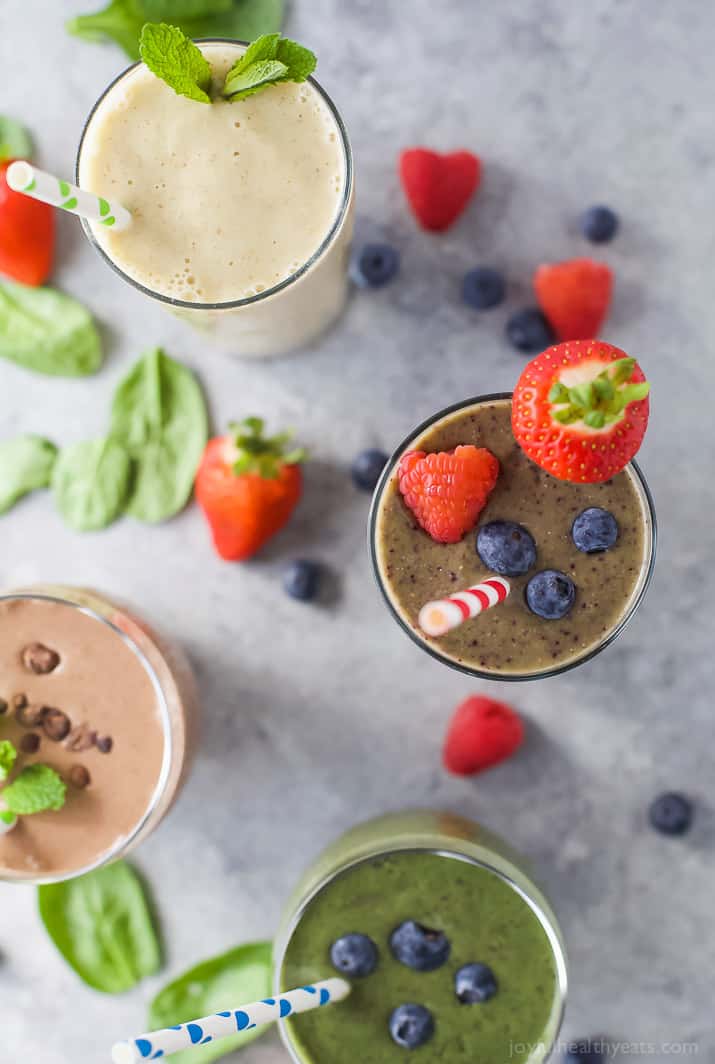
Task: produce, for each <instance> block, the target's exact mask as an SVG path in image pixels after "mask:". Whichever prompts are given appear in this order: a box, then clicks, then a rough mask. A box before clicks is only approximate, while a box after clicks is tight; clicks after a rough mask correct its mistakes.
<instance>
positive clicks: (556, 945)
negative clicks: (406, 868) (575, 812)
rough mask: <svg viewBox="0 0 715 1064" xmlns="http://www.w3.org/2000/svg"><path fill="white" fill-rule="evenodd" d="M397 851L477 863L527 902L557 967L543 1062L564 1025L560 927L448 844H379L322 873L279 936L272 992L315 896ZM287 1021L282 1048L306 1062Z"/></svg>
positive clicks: (507, 879) (281, 1024) (298, 1062)
mask: <svg viewBox="0 0 715 1064" xmlns="http://www.w3.org/2000/svg"><path fill="white" fill-rule="evenodd" d="M396 853H430V854H434V855H435V856H436V857H446V858H450V859H452V860H457V861H463V862H464V863H465V864H471V865H476V866H477V867H478V868H484V869H485V870H486V871H488V872H491V873H493V874H494V875H496V876H497V877H498V878H499V879H501V880H502V881H503V882H504V883H506V884H507V885H508V886H509V887H510V888H511V889H512V890H513V891H515V893H516V894H518V895H519V897H520V898H521V899H522V901H524V902H525V903H526V905H528V907H529V909H530V910H531V911H532V912H533V913H534V915H535V916H536V918H537V920H538V921H539V924H540V925H541V927H542V929H543V931H544V934H545V935H546V938H547V941H548V943H549V946H550V948H551V953H552V955H553V958H554V964H555V968H556V988H555V993H556V995H557V998H558V1008H557V1010H556V1012H555V1026H554V1031H553V1037H552V1039H551V1043H550V1045H549V1046H548V1048H547V1050H546V1052H545V1053H544V1056H543V1057H541V1058H540V1061H539V1064H545V1061H547V1060H548V1059H549V1057H550V1056H551V1054H552V1052H553V1049H554V1046H555V1045H556V1042H557V1040H558V1037H559V1032H560V1030H561V1026H562V1024H563V1020H564V1014H565V1010H566V999H567V997H568V967H567V961H566V950H565V948H564V945H563V942H562V940H561V937H560V933H559V932H560V929H559V927H558V923H557V921H556V917H555V915H554V916H553V918H552V916H551V915H549V913H548V912H547V911H546V910H544V909H542V907H541V905H540V904H539V903H538V901H537V900H536V899H534V898H532V897H531V896H530V895H529V893H528V891H527V890H526V889H525V888H524V887H522V886H521V884H520V883H517V882H516V880H515V879H514V878H513V877H512V876H510V875H508V874H507V873H506V872H504V871H503V870H502V869H500V868H497V867H496V866H495V865H493V864H490V863H489V861H484V860H481V859H480V858H478V857H472V856H469V855H468V854H465V853H460V852H459V851H457V850H450V849H449V848H448V847H442V846H434V845H425V846H419V845H417V846H414V845H412V846H410V845H406V846H400V845H397V846H388V847H387V848H384V847H381V846H379V845H378V846H375V847H374V849H373V850H372V851H371V852H370V853H368V854H361V855H360V856H358V857H353V858H352V859H349V860H347V861H345V862H344V863H343V864H341V865H340V867H339V868H338V869H337V871H332V872H327V873H326V874H325V875H324V876H322V877H321V879H320V880H319V882H318V883H316V884H314V885H313V887H312V888H311V889H310V890H309V891H308V893H307V894H306V895H305V897H304V898H302V900H301V902H300V904H299V905H298V906H297V907H296V910H295V912H294V914H293V916H292V918H291V920H290V922H289V924H288V925H287V927H286V928H285V931H284V932H283V934H282V938H281V941H280V947H281V950H280V956H278V955H276V956H274V958H273V971H274V984H273V993H274V994H276V995H279V994H280V993H281V989H282V988H281V973H282V971H283V963H284V961H285V957H286V953H287V952H288V947H289V945H290V943H291V941H292V938H293V935H294V934H295V931H296V929H297V928H298V925H299V924H300V921H301V920H302V918H303V916H304V915H305V913H306V912H307V910H308V908H309V907H310V906H311V905H312V904H313V902H314V901H315V899H316V898H317V897H318V895H319V894H321V893H322V892H323V891H324V890H325V889H326V888H327V887H329V886H330V884H331V883H332V882H333V881H334V880H335V879H338V878H339V877H340V876H342V875H345V874H346V873H347V872H350V871H352V869H354V868H357V867H358V866H359V865H362V864H367V863H368V862H370V861H374V860H375V858H376V857H384V856H392V854H396ZM507 863H508V864H509V865H511V864H512V861H511V860H508V861H507ZM525 878H526V880H527V881H528V882H529V883H531V882H532V881H531V877H530V876H529V875H526V874H525ZM534 887H535V889H536V890H537V892H538V888H536V884H534ZM286 1020H287V1017H286V1018H284V1019H280V1020H279V1021H278V1028H279V1031H280V1036H281V1041H282V1042H283V1045H284V1047H285V1049H286V1050H287V1051H288V1053H289V1054H290V1056H291V1058H292V1060H293V1061H294V1062H295V1064H305V1061H304V1060H303V1059H302V1058H301V1057H299V1056H298V1054H297V1052H295V1051H294V1043H293V1039H292V1038H291V1036H290V1032H289V1030H288V1025H287V1022H286ZM551 1021H552V1015H551V1014H549V1022H551ZM527 1064H528V1061H527Z"/></svg>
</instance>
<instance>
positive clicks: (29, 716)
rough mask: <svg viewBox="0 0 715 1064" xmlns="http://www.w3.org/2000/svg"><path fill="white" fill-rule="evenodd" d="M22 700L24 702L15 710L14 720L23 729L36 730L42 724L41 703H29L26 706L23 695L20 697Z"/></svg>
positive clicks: (43, 709) (42, 707)
mask: <svg viewBox="0 0 715 1064" xmlns="http://www.w3.org/2000/svg"><path fill="white" fill-rule="evenodd" d="M16 697H17V696H16ZM22 698H23V699H24V702H23V703H22V705H20V706H17V708H16V709H15V720H16V721H17V723H18V724H22V726H23V728H37V727H38V725H40V724H42V718H43V717H44V715H45V707H44V706H43V705H42V703H41V702H31V703H30V705H28V704H27V699H26V698H25V696H24V695H22Z"/></svg>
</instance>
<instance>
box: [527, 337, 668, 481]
mask: <svg viewBox="0 0 715 1064" xmlns="http://www.w3.org/2000/svg"><path fill="white" fill-rule="evenodd" d="M649 390H650V385H649V384H648V382H647V381H646V379H645V377H644V375H643V371H642V370H641V368H640V366H639V365H638V363H637V362H636V360H635V359H634V358H629V357H628V355H626V353H625V352H624V351H621V350H620V348H618V347H613V345H612V344H606V343H603V341H601V340H575V341H573V342H572V343H565V344H558V345H557V346H556V347H549V348H548V349H547V350H546V351H544V352H542V354H540V355H538V356H537V357H536V358H534V359H532V360H531V362H528V363H527V365H526V368H525V369H524V371H523V373H522V374H521V377H520V378H519V381H518V383H517V386H516V388H515V389H514V395H513V397H512V406H511V419H512V430H513V432H514V436H515V438H516V440H517V442H518V443H520V444H521V446H522V447H523V449H524V451H526V453H527V454H528V456H529V458H531V460H532V461H533V462H536V464H537V465H540V466H541V467H542V469H545V470H546V471H547V473H551V475H552V476H554V477H556V478H557V479H559V480H571V481H578V482H582V483H587V484H595V483H598V482H599V481H602V480H609V479H610V478H611V477H613V476H615V475H616V473H620V471H621V470H622V469H623V468H624V467H625V466H626V465H627V464H628V462H630V460H631V458H633V456H634V455H635V454H636V452H637V450H638V448H639V447H640V445H641V442H642V440H643V436H644V435H645V430H646V427H647V425H648V414H649V400H648V392H649Z"/></svg>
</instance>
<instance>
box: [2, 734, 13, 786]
mask: <svg viewBox="0 0 715 1064" xmlns="http://www.w3.org/2000/svg"><path fill="white" fill-rule="evenodd" d="M16 758H17V750H16V749H15V747H14V745H13V744H12V743H11V742H10V740H9V739H3V740H2V742H0V782H2V781H3V780H6V779H7V778H8V776H9V775H10V773H11V772H12V766H13V765H14V764H15V759H16Z"/></svg>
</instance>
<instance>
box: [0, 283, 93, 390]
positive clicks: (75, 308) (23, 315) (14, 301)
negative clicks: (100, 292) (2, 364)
mask: <svg viewBox="0 0 715 1064" xmlns="http://www.w3.org/2000/svg"><path fill="white" fill-rule="evenodd" d="M0 358H9V359H10V360H11V361H12V362H18V363H19V364H20V365H21V366H25V367H26V368H27V369H32V370H35V372H36V373H47V374H49V375H50V376H55V377H82V376H85V375H86V374H88V373H94V371H95V370H96V369H98V368H99V366H100V364H101V362H102V347H101V344H100V340H99V333H98V332H97V329H96V328H95V325H94V322H93V321H92V319H91V317H90V315H89V312H88V311H87V310H85V308H84V307H83V306H82V305H81V303H78V302H77V301H76V300H74V299H72V298H71V297H70V296H66V295H64V294H63V293H62V292H57V291H55V289H53V288H28V287H26V286H25V285H21V284H15V283H14V282H12V281H2V282H0Z"/></svg>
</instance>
